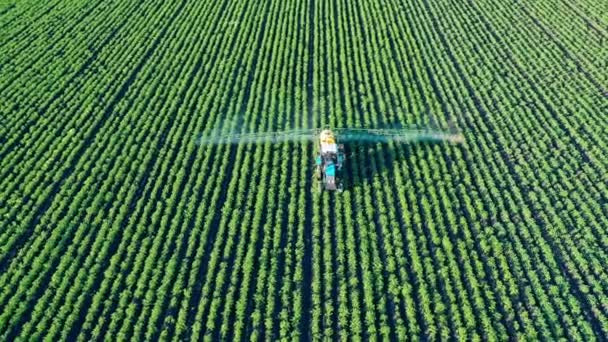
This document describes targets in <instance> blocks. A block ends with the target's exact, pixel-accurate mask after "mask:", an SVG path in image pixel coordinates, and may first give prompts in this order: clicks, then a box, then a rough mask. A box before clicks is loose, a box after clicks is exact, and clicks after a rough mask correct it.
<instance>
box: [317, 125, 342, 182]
mask: <svg viewBox="0 0 608 342" xmlns="http://www.w3.org/2000/svg"><path fill="white" fill-rule="evenodd" d="M318 150H319V154H318V155H317V157H316V158H315V175H316V177H317V179H318V180H320V181H321V182H320V183H319V189H321V190H323V189H325V190H339V191H342V189H343V185H342V181H341V174H340V173H341V171H342V165H344V161H345V159H346V155H345V153H344V145H342V144H337V143H336V136H335V135H334V132H332V131H331V130H329V129H326V130H323V131H321V133H320V134H319V140H318Z"/></svg>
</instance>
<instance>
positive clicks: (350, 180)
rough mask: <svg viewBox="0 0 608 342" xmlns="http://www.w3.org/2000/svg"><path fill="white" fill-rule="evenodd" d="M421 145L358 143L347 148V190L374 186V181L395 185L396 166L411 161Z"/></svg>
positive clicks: (345, 178)
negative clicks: (399, 145) (400, 145)
mask: <svg viewBox="0 0 608 342" xmlns="http://www.w3.org/2000/svg"><path fill="white" fill-rule="evenodd" d="M419 148H421V146H420V144H403V145H402V147H397V146H394V145H393V146H391V145H390V144H388V143H356V144H351V145H347V146H346V157H347V159H346V165H345V166H344V171H343V175H344V176H343V182H344V189H345V190H352V189H353V188H355V187H361V186H363V185H368V186H370V185H372V183H373V182H374V180H378V181H380V182H391V183H394V178H395V175H394V166H395V164H402V163H403V162H405V161H408V160H411V159H412V156H413V155H414V154H415V153H416V149H419Z"/></svg>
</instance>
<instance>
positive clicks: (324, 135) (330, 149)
mask: <svg viewBox="0 0 608 342" xmlns="http://www.w3.org/2000/svg"><path fill="white" fill-rule="evenodd" d="M319 145H320V149H321V154H325V153H337V152H338V145H336V136H335V135H334V132H332V131H331V130H329V129H326V130H323V131H321V134H319Z"/></svg>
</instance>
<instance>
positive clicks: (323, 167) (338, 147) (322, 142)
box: [197, 128, 464, 191]
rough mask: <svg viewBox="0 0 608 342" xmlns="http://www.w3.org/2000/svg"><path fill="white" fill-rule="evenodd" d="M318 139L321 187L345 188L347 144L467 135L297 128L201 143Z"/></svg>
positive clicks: (224, 136) (222, 136)
mask: <svg viewBox="0 0 608 342" xmlns="http://www.w3.org/2000/svg"><path fill="white" fill-rule="evenodd" d="M306 141H310V142H314V144H315V150H316V151H317V152H316V156H315V160H314V174H315V177H316V178H317V179H318V180H319V189H320V190H321V191H322V190H329V191H342V190H343V183H342V177H343V169H344V164H345V162H346V153H345V150H344V144H346V143H387V142H396V143H399V142H402V143H407V142H441V141H448V142H450V143H454V144H457V143H461V142H463V141H464V139H463V136H462V135H461V134H457V133H448V132H443V131H439V130H430V129H400V128H398V129H366V128H337V129H329V128H326V129H294V130H286V131H275V132H261V133H223V134H222V133H216V134H210V135H203V136H200V137H199V139H198V140H197V143H198V144H199V145H209V144H212V145H217V144H243V143H253V144H261V143H282V142H306Z"/></svg>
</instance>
